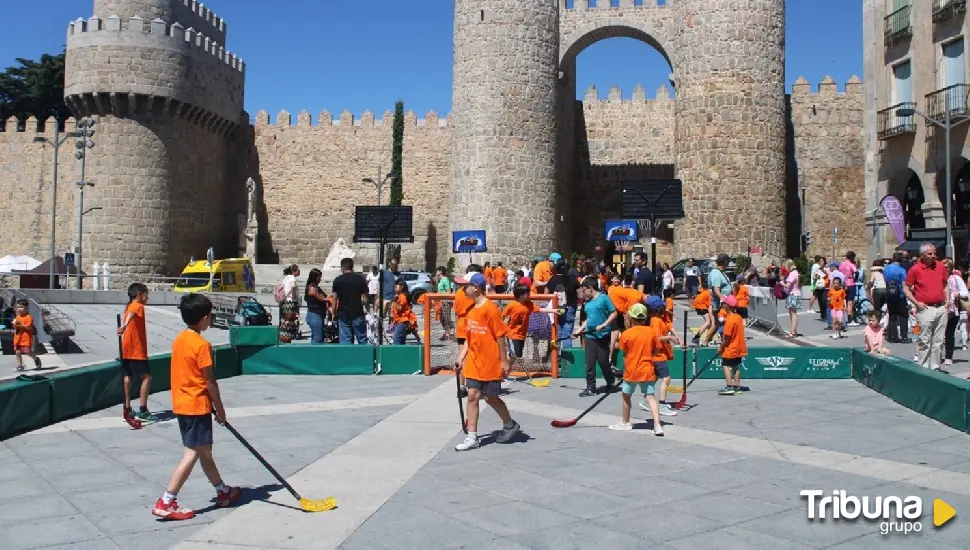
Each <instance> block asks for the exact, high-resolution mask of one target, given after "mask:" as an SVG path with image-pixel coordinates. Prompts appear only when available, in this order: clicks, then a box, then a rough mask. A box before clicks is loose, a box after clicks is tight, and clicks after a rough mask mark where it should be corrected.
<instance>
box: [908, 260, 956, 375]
mask: <svg viewBox="0 0 970 550" xmlns="http://www.w3.org/2000/svg"><path fill="white" fill-rule="evenodd" d="M919 254H920V260H919V262H917V263H916V264H915V265H913V267H911V268H910V269H909V272H908V273H907V274H906V284H905V285H903V294H905V295H906V299H907V300H909V301H910V303H912V304H913V305H914V306H916V322H918V323H919V328H920V331H919V341H918V342H917V349H918V350H919V363H920V365H922V366H923V367H927V368H931V369H933V370H940V352H941V350H942V349H943V338H944V335H945V333H946V308H945V307H944V306H945V305H946V294H945V293H944V289H945V287H946V280H947V277H948V276H949V273H947V271H946V267H945V266H944V265H943V262H938V261H936V247H935V246H933V245H932V244H929V243H923V244H922V245H920V247H919Z"/></svg>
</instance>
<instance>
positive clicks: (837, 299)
mask: <svg viewBox="0 0 970 550" xmlns="http://www.w3.org/2000/svg"><path fill="white" fill-rule="evenodd" d="M828 297H829V307H830V308H832V310H833V311H842V310H843V309H845V290H843V289H841V288H840V289H838V290H835V289H834V288H830V289H829V293H828Z"/></svg>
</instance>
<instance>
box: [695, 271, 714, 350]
mask: <svg viewBox="0 0 970 550" xmlns="http://www.w3.org/2000/svg"><path fill="white" fill-rule="evenodd" d="M691 307H692V308H694V312H695V313H697V314H698V315H700V316H701V317H703V318H704V324H702V325H701V328H699V329H697V332H696V333H695V334H694V338H693V339H692V340H691V342H690V345H692V346H695V347H696V346H706V345H707V342H701V337H702V336H703V335H704V334H707V331H708V330H710V328H711V327H712V326H714V313H713V312H712V311H711V291H710V290H709V289H707V288H704V283H700V286H699V287H698V289H697V296H695V297H694V302H693V303H692V304H691Z"/></svg>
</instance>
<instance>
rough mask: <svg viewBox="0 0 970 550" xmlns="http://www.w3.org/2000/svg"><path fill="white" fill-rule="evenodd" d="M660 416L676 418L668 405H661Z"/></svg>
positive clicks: (674, 412) (675, 413) (675, 414)
mask: <svg viewBox="0 0 970 550" xmlns="http://www.w3.org/2000/svg"><path fill="white" fill-rule="evenodd" d="M660 416H677V411H675V410H674V409H673V407H671V406H670V405H668V404H666V403H661V405H660Z"/></svg>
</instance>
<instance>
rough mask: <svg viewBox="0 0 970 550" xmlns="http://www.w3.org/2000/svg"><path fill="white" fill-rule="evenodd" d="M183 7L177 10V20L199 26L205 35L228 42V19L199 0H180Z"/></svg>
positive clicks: (187, 24) (175, 14)
mask: <svg viewBox="0 0 970 550" xmlns="http://www.w3.org/2000/svg"><path fill="white" fill-rule="evenodd" d="M178 5H181V7H182V8H183V9H177V10H175V13H174V14H173V15H174V18H175V21H176V22H179V23H181V24H182V25H183V26H186V27H195V28H198V29H199V31H200V32H202V33H203V34H205V35H208V36H212V37H213V38H216V39H218V40H219V41H220V42H223V43H225V42H226V20H225V19H223V18H221V17H219V16H218V15H216V14H215V12H213V11H212V10H210V9H209V8H207V7H205V5H204V4H203V3H202V2H199V1H198V0H178Z"/></svg>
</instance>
